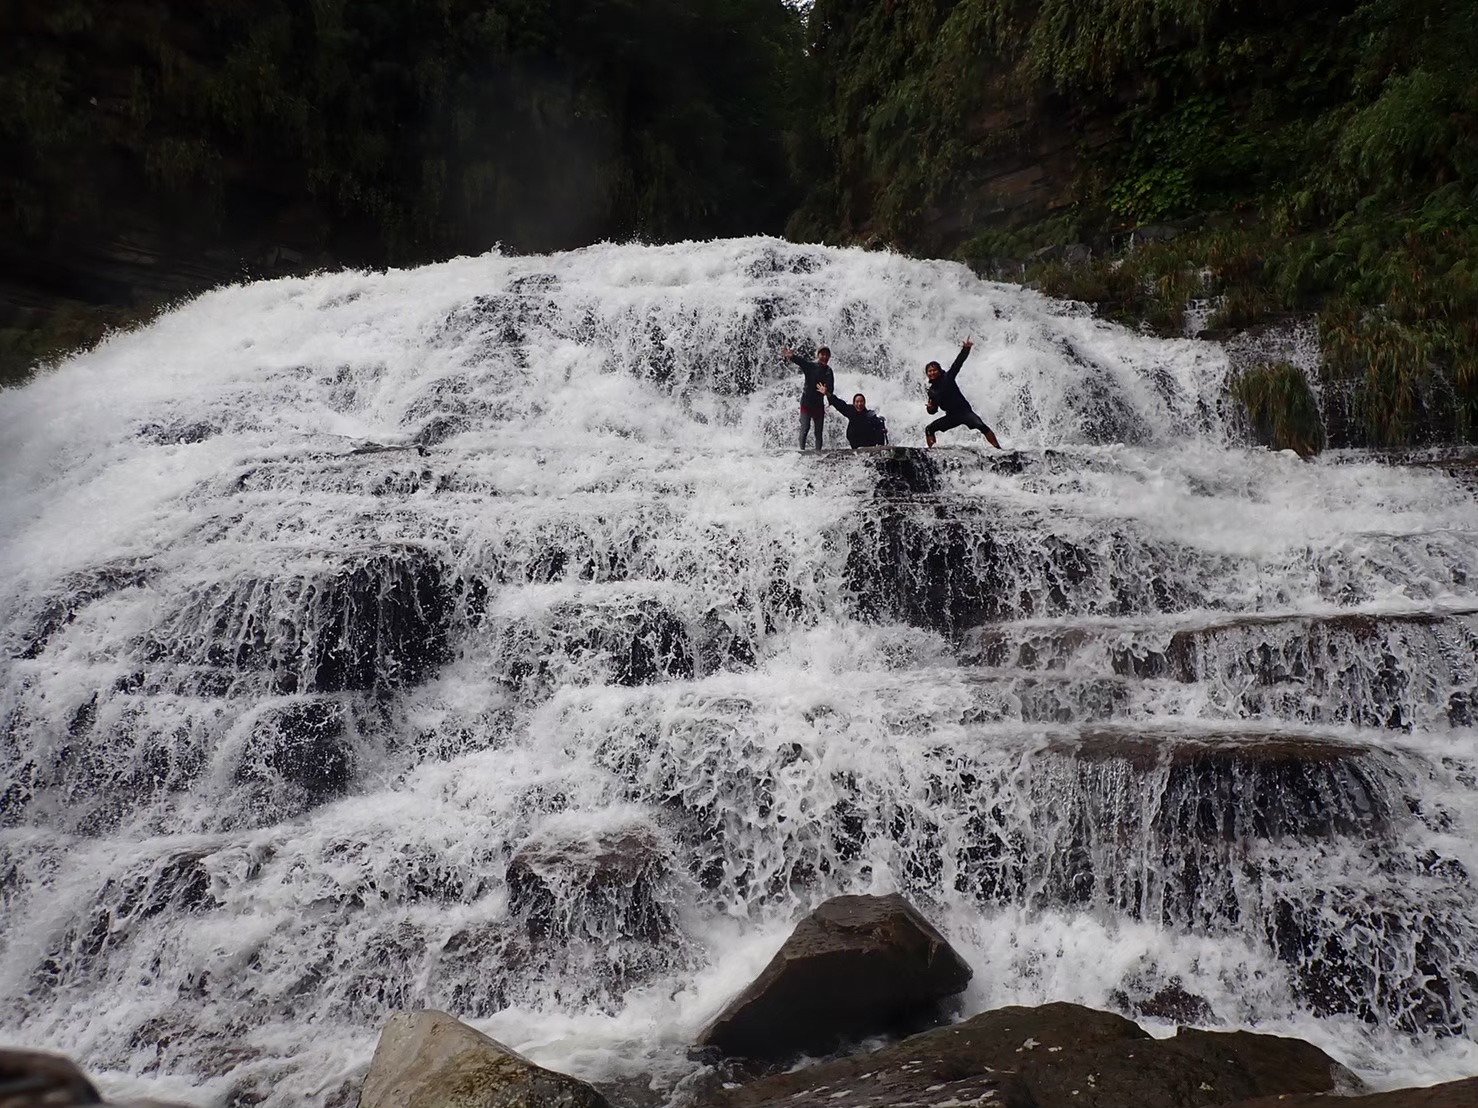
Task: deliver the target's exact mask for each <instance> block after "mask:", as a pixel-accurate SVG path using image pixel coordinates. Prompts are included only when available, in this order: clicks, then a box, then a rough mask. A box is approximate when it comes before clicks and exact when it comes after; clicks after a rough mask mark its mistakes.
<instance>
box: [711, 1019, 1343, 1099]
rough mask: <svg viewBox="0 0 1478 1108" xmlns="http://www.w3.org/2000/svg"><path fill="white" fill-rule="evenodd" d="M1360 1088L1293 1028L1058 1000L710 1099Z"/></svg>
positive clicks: (1209, 1094) (1246, 1094)
mask: <svg viewBox="0 0 1478 1108" xmlns="http://www.w3.org/2000/svg"><path fill="white" fill-rule="evenodd" d="M1358 1088H1359V1081H1358V1079H1357V1078H1355V1076H1354V1075H1353V1074H1351V1073H1349V1071H1348V1070H1345V1069H1344V1068H1343V1067H1341V1066H1340V1065H1339V1064H1338V1063H1336V1062H1334V1061H1333V1059H1331V1058H1329V1056H1328V1055H1326V1054H1324V1053H1323V1052H1322V1051H1320V1050H1319V1049H1318V1048H1316V1047H1313V1046H1310V1045H1309V1044H1308V1043H1305V1042H1302V1041H1300V1040H1297V1039H1282V1038H1278V1037H1276V1036H1272V1035H1253V1034H1249V1033H1247V1032H1211V1031H1189V1030H1182V1031H1181V1032H1180V1033H1179V1034H1177V1035H1176V1036H1175V1037H1174V1038H1171V1039H1165V1040H1157V1039H1152V1038H1150V1037H1149V1036H1148V1035H1147V1034H1146V1033H1145V1032H1144V1030H1143V1029H1142V1028H1140V1027H1139V1026H1138V1025H1137V1024H1135V1023H1133V1022H1131V1021H1130V1020H1127V1019H1125V1018H1124V1017H1123V1016H1118V1015H1114V1014H1113V1013H1110V1012H1098V1011H1094V1010H1093V1009H1091V1008H1084V1007H1082V1006H1080V1005H1077V1004H1062V1003H1058V1004H1044V1005H1041V1006H1040V1007H1035V1008H1023V1007H1012V1008H999V1009H996V1010H995V1011H991V1012H985V1013H982V1014H981V1015H978V1016H975V1017H974V1018H972V1019H969V1020H966V1021H964V1022H963V1023H959V1024H956V1025H954V1026H951V1027H940V1028H936V1029H935V1030H933V1031H928V1032H925V1033H923V1034H920V1035H914V1036H911V1037H910V1038H907V1039H905V1040H903V1041H902V1042H900V1043H896V1044H894V1045H892V1046H889V1047H885V1048H883V1049H882V1050H878V1051H874V1052H872V1053H870V1054H862V1055H853V1056H851V1057H847V1058H840V1059H836V1060H834V1061H831V1062H825V1063H822V1064H820V1065H816V1066H811V1067H809V1068H807V1069H803V1070H798V1071H794V1072H791V1073H785V1074H778V1075H774V1076H771V1077H765V1078H761V1079H759V1080H757V1081H753V1082H750V1083H749V1084H746V1085H742V1086H739V1087H737V1088H734V1089H728V1090H724V1091H722V1092H720V1093H718V1094H716V1096H715V1097H714V1104H715V1108H761V1106H768V1105H774V1106H776V1108H779V1106H780V1105H785V1106H786V1108H874V1106H876V1105H878V1104H899V1103H905V1102H913V1103H916V1104H921V1105H940V1104H960V1103H992V1104H1008V1105H1013V1106H1015V1108H1083V1106H1087V1108H1209V1106H1211V1105H1220V1104H1225V1103H1227V1102H1229V1101H1236V1100H1243V1099H1248V1098H1250V1097H1254V1096H1277V1095H1282V1094H1304V1093H1315V1092H1333V1091H1339V1092H1353V1091H1356V1090H1357V1089H1358Z"/></svg>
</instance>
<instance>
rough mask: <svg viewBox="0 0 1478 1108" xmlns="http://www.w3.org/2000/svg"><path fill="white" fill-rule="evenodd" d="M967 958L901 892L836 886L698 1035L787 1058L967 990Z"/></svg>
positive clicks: (748, 1054) (712, 1043) (735, 1052)
mask: <svg viewBox="0 0 1478 1108" xmlns="http://www.w3.org/2000/svg"><path fill="white" fill-rule="evenodd" d="M970 977H971V970H970V967H969V966H968V965H967V964H966V963H965V962H964V960H963V959H962V958H960V956H959V955H958V954H956V953H955V951H954V949H953V948H952V947H951V946H950V945H949V943H948V942H946V941H945V939H944V937H943V936H941V935H940V934H939V932H938V931H936V930H935V929H934V928H933V927H932V926H931V925H930V923H929V921H928V920H926V919H925V918H924V917H923V916H922V915H920V914H919V912H918V910H917V909H916V908H914V907H913V906H912V905H911V904H909V903H908V901H906V900H904V899H903V898H902V897H901V896H898V895H897V894H893V895H890V896H839V897H834V898H833V899H831V900H828V901H826V903H824V904H822V905H821V906H820V907H819V908H817V909H816V910H815V911H814V912H812V913H811V914H810V915H809V916H807V917H806V918H805V919H804V920H802V921H801V922H800V924H799V925H797V927H796V929H795V931H794V932H792V934H791V936H790V938H789V939H787V940H786V942H785V945H784V946H783V947H781V948H780V952H779V953H778V954H776V955H775V957H774V958H773V959H771V961H770V964H769V965H767V966H766V967H765V968H764V970H763V971H762V972H761V973H760V975H759V977H757V978H756V979H755V980H754V981H753V982H752V983H751V984H750V985H749V987H748V988H746V989H745V990H744V991H743V992H742V993H740V994H739V995H738V996H737V997H736V998H735V999H734V1000H733V1001H732V1002H730V1004H729V1005H728V1007H726V1008H725V1009H724V1010H723V1011H722V1012H721V1013H720V1014H719V1016H718V1017H717V1018H716V1019H715V1020H714V1021H713V1023H711V1024H710V1025H709V1026H708V1027H707V1028H706V1029H705V1030H704V1032H703V1034H702V1036H701V1037H700V1038H699V1045H700V1046H704V1047H713V1048H716V1049H717V1050H719V1051H720V1052H722V1053H723V1054H725V1055H729V1056H735V1057H743V1058H753V1059H781V1058H786V1057H791V1056H794V1055H797V1054H802V1053H819V1052H823V1051H826V1050H829V1049H832V1048H833V1047H835V1046H836V1045H837V1044H838V1043H840V1042H844V1041H846V1040H852V1039H859V1038H863V1037H865V1036H867V1035H876V1034H882V1033H886V1032H897V1031H900V1030H907V1029H909V1028H910V1027H917V1026H919V1024H920V1023H924V1022H927V1021H928V1020H930V1019H931V1018H933V1017H935V1016H936V1015H937V1013H938V1011H939V1008H940V1005H941V1003H942V1002H943V1001H944V1000H945V999H946V998H948V997H951V996H954V995H955V994H956V993H959V992H961V991H963V990H964V988H965V986H966V985H967V984H969V981H970Z"/></svg>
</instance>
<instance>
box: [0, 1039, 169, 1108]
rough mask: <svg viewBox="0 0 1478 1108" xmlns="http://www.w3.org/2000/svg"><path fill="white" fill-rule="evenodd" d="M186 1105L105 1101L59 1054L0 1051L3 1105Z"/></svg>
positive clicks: (156, 1107) (20, 1107)
mask: <svg viewBox="0 0 1478 1108" xmlns="http://www.w3.org/2000/svg"><path fill="white" fill-rule="evenodd" d="M93 1104H96V1105H98V1106H99V1108H109V1106H110V1105H111V1106H112V1108H187V1106H186V1105H180V1104H175V1103H173V1102H167V1101H162V1100H130V1101H125V1102H122V1103H119V1102H115V1101H104V1100H103V1099H102V1098H101V1097H99V1096H98V1091H97V1089H96V1088H95V1087H94V1086H93V1084H92V1082H91V1081H89V1080H88V1079H87V1076H86V1075H85V1074H84V1073H83V1072H82V1071H81V1070H80V1069H78V1068H77V1067H76V1065H74V1064H73V1063H72V1062H71V1061H70V1060H69V1059H67V1058H64V1057H62V1056H61V1055H60V1054H46V1053H43V1052H42V1051H39V1050H0V1108H78V1106H81V1105H93Z"/></svg>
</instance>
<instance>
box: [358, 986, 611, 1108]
mask: <svg viewBox="0 0 1478 1108" xmlns="http://www.w3.org/2000/svg"><path fill="white" fill-rule="evenodd" d="M359 1108H608V1106H607V1104H606V1099H605V1097H603V1096H601V1094H600V1093H598V1092H596V1090H595V1089H593V1088H592V1087H591V1086H589V1085H587V1084H585V1082H583V1081H579V1080H576V1079H575V1078H573V1077H569V1076H566V1075H565V1074H562V1073H555V1072H554V1071H553V1070H546V1069H544V1068H543V1067H542V1066H536V1065H535V1064H534V1063H533V1062H530V1061H529V1060H528V1059H527V1058H525V1057H523V1056H522V1055H521V1054H519V1053H518V1052H517V1051H515V1050H512V1049H510V1048H508V1047H506V1046H504V1045H503V1044H502V1043H500V1042H498V1041H497V1040H495V1039H490V1038H488V1036H486V1035H484V1034H482V1032H480V1031H477V1030H475V1029H473V1028H471V1027H468V1026H467V1025H466V1024H465V1023H462V1022H461V1021H460V1020H457V1019H455V1018H454V1017H452V1016H449V1015H447V1014H446V1013H445V1012H437V1011H432V1010H429V1009H428V1010H426V1011H420V1012H397V1013H396V1014H395V1015H394V1016H392V1017H390V1022H389V1023H387V1024H386V1025H385V1030H384V1031H382V1032H381V1033H380V1041H379V1043H378V1044H377V1045H376V1046H375V1056H374V1059H373V1060H372V1061H371V1062H370V1068H369V1073H368V1074H367V1075H366V1076H365V1079H364V1087H363V1089H362V1090H361V1091H360V1094H359Z"/></svg>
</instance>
